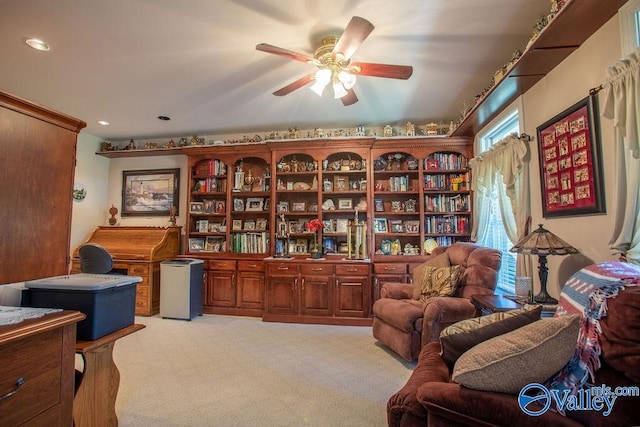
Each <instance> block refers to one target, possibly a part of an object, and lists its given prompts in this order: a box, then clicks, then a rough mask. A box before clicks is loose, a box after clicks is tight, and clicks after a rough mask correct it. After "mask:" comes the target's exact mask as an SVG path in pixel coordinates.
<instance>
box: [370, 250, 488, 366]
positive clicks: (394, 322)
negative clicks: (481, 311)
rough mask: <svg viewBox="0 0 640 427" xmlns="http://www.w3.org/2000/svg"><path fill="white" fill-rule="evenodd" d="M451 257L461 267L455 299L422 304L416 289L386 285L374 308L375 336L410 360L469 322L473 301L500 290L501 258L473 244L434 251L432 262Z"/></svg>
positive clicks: (408, 285)
mask: <svg viewBox="0 0 640 427" xmlns="http://www.w3.org/2000/svg"><path fill="white" fill-rule="evenodd" d="M443 252H447V254H448V256H449V261H450V263H451V265H461V266H462V268H463V271H462V273H461V274H460V277H459V279H458V286H457V287H456V291H455V294H454V295H453V296H451V297H432V298H429V299H427V300H426V301H425V302H424V303H423V302H421V301H420V300H416V299H413V298H412V296H413V285H412V284H408V283H395V282H393V283H384V284H383V285H382V287H381V288H380V299H379V300H377V301H376V302H375V303H374V304H373V315H374V318H373V336H374V337H375V338H376V339H377V340H378V341H380V342H381V343H382V344H384V345H385V346H387V347H389V348H390V349H391V350H393V351H395V352H396V353H398V354H399V355H400V356H402V357H403V358H404V359H406V360H409V361H411V360H415V359H417V358H418V355H419V354H420V350H421V349H422V347H423V346H424V345H425V344H427V343H428V342H431V341H438V339H439V337H440V331H441V330H442V329H444V328H446V327H447V326H449V325H451V324H453V323H455V322H458V321H460V320H464V319H468V318H471V317H473V316H474V315H475V313H476V308H475V306H474V305H473V303H472V302H471V300H470V297H471V295H478V294H492V293H493V291H494V289H495V287H496V280H497V277H498V270H499V269H500V262H501V253H500V251H498V250H496V249H491V248H485V247H482V246H479V245H476V244H473V243H455V244H453V245H451V246H440V247H437V248H436V249H434V250H433V252H432V254H431V255H432V257H435V256H437V255H440V254H441V253H443Z"/></svg>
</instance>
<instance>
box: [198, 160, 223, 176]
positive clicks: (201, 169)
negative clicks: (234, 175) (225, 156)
mask: <svg viewBox="0 0 640 427" xmlns="http://www.w3.org/2000/svg"><path fill="white" fill-rule="evenodd" d="M194 169H195V171H194V172H195V174H196V175H198V176H203V175H226V173H227V165H225V164H224V162H223V161H222V160H218V159H207V160H202V161H200V162H198V164H196V166H195V168H194Z"/></svg>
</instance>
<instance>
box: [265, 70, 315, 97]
mask: <svg viewBox="0 0 640 427" xmlns="http://www.w3.org/2000/svg"><path fill="white" fill-rule="evenodd" d="M313 75H314V73H311V74H307V75H306V76H304V77H302V78H300V79H298V80H296V81H295V82H293V83H289V84H288V85H286V86H285V87H283V88H282V89H278V90H277V91H275V92H273V94H274V95H275V96H285V95H288V94H290V93H291V92H293V91H294V90H297V89H300V88H301V87H303V86H306V85H308V84H309V83H311V82H312V81H313Z"/></svg>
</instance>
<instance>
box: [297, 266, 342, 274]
mask: <svg viewBox="0 0 640 427" xmlns="http://www.w3.org/2000/svg"><path fill="white" fill-rule="evenodd" d="M334 271H335V266H334V265H333V264H321V263H313V264H302V265H301V266H300V272H301V273H302V274H305V275H306V274H308V275H316V276H317V275H318V274H320V275H325V274H326V275H330V274H333V272H334Z"/></svg>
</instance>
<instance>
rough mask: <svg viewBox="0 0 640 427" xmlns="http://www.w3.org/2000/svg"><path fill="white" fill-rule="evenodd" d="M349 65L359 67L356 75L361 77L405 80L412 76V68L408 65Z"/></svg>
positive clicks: (364, 63) (355, 63)
mask: <svg viewBox="0 0 640 427" xmlns="http://www.w3.org/2000/svg"><path fill="white" fill-rule="evenodd" d="M351 65H355V66H358V67H360V72H359V73H357V74H358V75H361V76H371V77H386V78H389V79H400V80H407V79H408V78H409V77H411V74H413V67H412V66H410V65H391V64H373V63H370V62H354V63H352V64H351Z"/></svg>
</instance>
